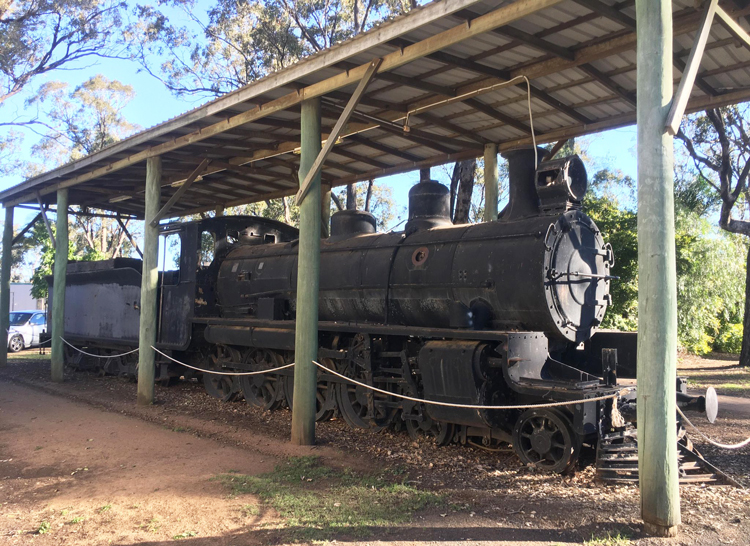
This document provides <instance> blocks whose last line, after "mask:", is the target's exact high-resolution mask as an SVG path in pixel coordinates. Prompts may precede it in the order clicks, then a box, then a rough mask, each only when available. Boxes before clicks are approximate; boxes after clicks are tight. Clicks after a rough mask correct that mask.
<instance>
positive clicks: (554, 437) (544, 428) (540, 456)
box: [513, 409, 580, 473]
mask: <svg viewBox="0 0 750 546" xmlns="http://www.w3.org/2000/svg"><path fill="white" fill-rule="evenodd" d="M513 448H514V450H515V452H516V454H517V455H518V456H519V458H520V459H521V461H523V462H524V463H525V464H528V465H533V466H536V467H538V468H541V469H544V470H548V471H550V472H557V473H563V472H566V471H568V470H570V469H571V468H572V467H573V466H574V465H575V463H576V460H577V459H578V454H579V452H580V439H579V437H578V435H577V434H576V433H575V432H573V430H572V427H571V425H570V422H569V420H568V419H567V418H566V417H565V416H564V415H563V414H561V413H558V412H556V411H551V410H545V409H531V410H527V411H525V412H524V413H522V414H521V416H520V417H519V418H518V421H516V426H515V427H514V428H513Z"/></svg>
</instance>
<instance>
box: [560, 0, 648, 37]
mask: <svg viewBox="0 0 750 546" xmlns="http://www.w3.org/2000/svg"><path fill="white" fill-rule="evenodd" d="M574 1H575V3H576V4H580V5H581V6H583V7H585V8H586V9H589V10H591V11H593V12H594V13H598V14H599V15H601V16H602V17H606V18H607V19H610V20H612V21H615V22H617V23H620V24H621V25H622V26H624V27H625V28H627V29H628V30H635V19H633V18H632V17H630V16H628V15H625V14H624V13H623V12H621V11H620V10H618V9H617V8H613V7H612V6H610V5H608V4H605V3H604V2H601V1H600V0H574Z"/></svg>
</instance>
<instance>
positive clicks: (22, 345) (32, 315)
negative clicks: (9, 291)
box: [8, 310, 47, 353]
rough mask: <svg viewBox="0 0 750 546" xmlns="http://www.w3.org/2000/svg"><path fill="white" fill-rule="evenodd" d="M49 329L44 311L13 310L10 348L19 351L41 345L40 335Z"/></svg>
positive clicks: (14, 351)
mask: <svg viewBox="0 0 750 546" xmlns="http://www.w3.org/2000/svg"><path fill="white" fill-rule="evenodd" d="M46 331H47V315H46V313H44V311H36V310H34V311H13V312H12V313H11V314H10V328H9V329H8V350H9V351H10V352H12V353H17V352H18V351H20V350H22V349H28V348H29V347H38V346H39V341H40V340H39V336H40V334H42V333H43V332H46Z"/></svg>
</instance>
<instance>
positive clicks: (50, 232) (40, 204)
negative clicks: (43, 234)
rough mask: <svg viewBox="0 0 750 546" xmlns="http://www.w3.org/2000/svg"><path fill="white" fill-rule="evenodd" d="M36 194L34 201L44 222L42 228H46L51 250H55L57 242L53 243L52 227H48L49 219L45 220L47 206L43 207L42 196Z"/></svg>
mask: <svg viewBox="0 0 750 546" xmlns="http://www.w3.org/2000/svg"><path fill="white" fill-rule="evenodd" d="M34 193H35V194H36V200H37V203H39V209H40V210H41V211H42V212H41V214H42V220H44V227H45V228H47V235H49V239H50V241H52V249H53V250H54V249H56V248H57V242H56V241H55V238H56V237H55V234H54V233H52V227H51V226H50V225H49V218H47V205H45V204H44V203H43V202H42V196H41V195H40V194H39V192H38V191H37V192H34Z"/></svg>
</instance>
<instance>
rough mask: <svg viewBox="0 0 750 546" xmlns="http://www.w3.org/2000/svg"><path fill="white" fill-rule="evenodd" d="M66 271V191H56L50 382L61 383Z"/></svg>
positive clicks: (63, 362) (63, 361) (63, 352)
mask: <svg viewBox="0 0 750 546" xmlns="http://www.w3.org/2000/svg"><path fill="white" fill-rule="evenodd" d="M67 271H68V190H67V189H62V190H57V220H56V221H55V268H54V270H53V277H52V278H53V279H54V280H53V282H52V324H51V328H50V331H51V332H52V343H51V347H52V349H51V351H50V353H51V356H50V368H51V371H52V381H55V382H58V383H60V382H62V380H63V368H64V366H65V346H64V345H63V340H62V338H63V335H64V334H65V283H66V281H65V276H66V273H67Z"/></svg>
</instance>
